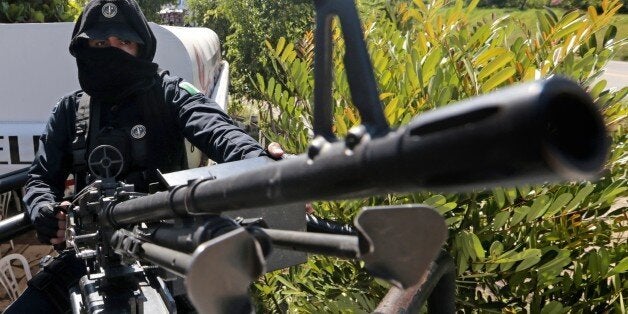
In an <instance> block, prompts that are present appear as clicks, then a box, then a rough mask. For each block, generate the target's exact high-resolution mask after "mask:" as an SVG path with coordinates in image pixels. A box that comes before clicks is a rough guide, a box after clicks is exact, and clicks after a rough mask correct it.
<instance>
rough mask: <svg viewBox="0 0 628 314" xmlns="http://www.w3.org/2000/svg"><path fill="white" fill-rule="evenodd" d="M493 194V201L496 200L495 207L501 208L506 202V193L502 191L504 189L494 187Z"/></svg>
mask: <svg viewBox="0 0 628 314" xmlns="http://www.w3.org/2000/svg"><path fill="white" fill-rule="evenodd" d="M493 195H495V201H496V202H497V207H499V208H503V207H504V204H505V203H506V195H505V193H504V189H501V188H496V189H493Z"/></svg>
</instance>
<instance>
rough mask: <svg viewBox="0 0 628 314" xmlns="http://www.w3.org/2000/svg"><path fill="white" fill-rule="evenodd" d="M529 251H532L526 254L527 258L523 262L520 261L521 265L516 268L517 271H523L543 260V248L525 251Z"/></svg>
mask: <svg viewBox="0 0 628 314" xmlns="http://www.w3.org/2000/svg"><path fill="white" fill-rule="evenodd" d="M533 250H534V251H533ZM528 251H530V253H528V254H526V258H525V259H524V260H523V261H522V262H521V263H519V265H517V268H516V269H515V271H522V270H525V269H528V268H530V267H532V266H534V265H536V264H537V263H538V262H539V261H540V260H541V250H538V249H529V250H526V251H524V252H528Z"/></svg>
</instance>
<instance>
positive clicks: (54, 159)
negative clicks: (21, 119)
mask: <svg viewBox="0 0 628 314" xmlns="http://www.w3.org/2000/svg"><path fill="white" fill-rule="evenodd" d="M72 104H74V103H73V98H72V97H64V98H62V99H61V100H60V101H59V102H58V103H57V104H56V105H55V106H54V108H53V110H52V115H51V117H50V119H49V121H48V123H47V125H46V129H45V130H44V133H43V134H42V136H41V138H40V140H39V149H38V151H37V154H36V155H35V160H34V161H33V164H32V165H31V167H30V170H29V172H28V181H27V182H26V186H25V194H24V202H25V204H26V209H27V211H28V214H29V216H30V218H31V221H33V220H34V218H35V217H36V216H37V214H38V212H39V210H40V209H41V208H42V207H43V206H45V205H46V204H49V203H54V202H59V201H60V200H61V199H62V198H63V192H64V188H65V180H66V179H67V177H68V174H69V173H70V170H71V164H72V150H71V143H72V134H71V133H72V128H71V126H72V125H73V119H72V117H74V112H73V111H71V110H72V108H71V107H72ZM69 126H70V127H69Z"/></svg>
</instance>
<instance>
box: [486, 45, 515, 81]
mask: <svg viewBox="0 0 628 314" xmlns="http://www.w3.org/2000/svg"><path fill="white" fill-rule="evenodd" d="M513 59H514V54H513V53H512V52H510V51H507V52H506V51H505V52H504V53H502V54H500V55H498V56H497V57H495V59H493V60H492V61H491V62H489V63H488V64H487V65H486V66H485V67H484V68H482V71H480V73H479V74H478V79H480V80H482V79H484V78H486V77H489V76H490V75H491V74H493V73H495V72H496V71H497V70H499V69H501V68H502V67H503V66H505V65H506V64H508V63H509V62H511V61H512V60H513Z"/></svg>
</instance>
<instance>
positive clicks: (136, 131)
mask: <svg viewBox="0 0 628 314" xmlns="http://www.w3.org/2000/svg"><path fill="white" fill-rule="evenodd" d="M145 135H146V127H145V126H143V125H141V124H138V125H136V126H134V127H133V128H131V136H133V138H134V139H137V140H139V139H141V138H143V137H144V136H145Z"/></svg>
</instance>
